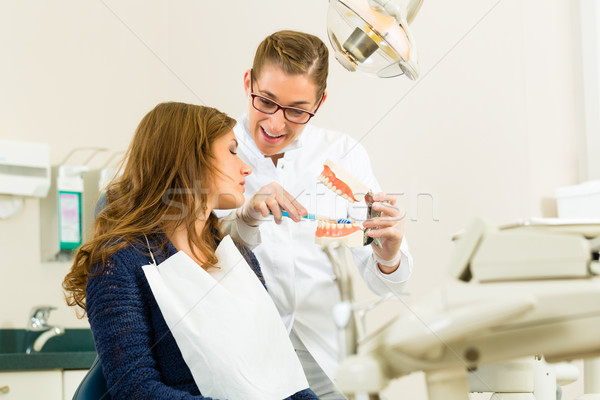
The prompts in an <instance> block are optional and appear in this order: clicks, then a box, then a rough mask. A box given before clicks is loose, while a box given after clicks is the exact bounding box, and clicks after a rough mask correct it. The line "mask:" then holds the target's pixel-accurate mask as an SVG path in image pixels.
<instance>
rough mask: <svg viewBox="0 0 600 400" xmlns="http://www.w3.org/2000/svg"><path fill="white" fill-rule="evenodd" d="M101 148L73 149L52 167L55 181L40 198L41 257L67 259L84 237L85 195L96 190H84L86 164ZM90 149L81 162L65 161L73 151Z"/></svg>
mask: <svg viewBox="0 0 600 400" xmlns="http://www.w3.org/2000/svg"><path fill="white" fill-rule="evenodd" d="M106 150H107V149H104V148H97V147H85V148H76V149H73V150H72V151H71V152H70V153H69V154H68V155H67V157H65V159H64V160H63V161H62V162H61V163H60V165H58V166H57V167H52V174H53V175H54V176H56V182H53V183H52V185H51V186H50V190H49V195H48V197H47V198H45V199H43V200H42V201H40V233H41V238H40V239H41V240H40V243H41V256H42V261H44V262H46V261H69V260H71V258H72V257H73V255H74V251H75V250H76V249H77V248H78V247H79V246H80V245H81V243H82V242H83V241H84V239H85V236H86V235H85V232H86V225H87V224H89V222H88V221H89V220H90V218H89V217H88V215H89V214H93V209H92V210H88V208H89V207H87V206H86V204H87V203H86V197H87V196H88V195H89V196H91V197H93V198H95V197H96V196H97V191H96V190H94V191H93V193H91V192H90V193H89V194H88V191H87V190H86V189H87V186H86V185H85V180H84V176H85V175H86V174H87V172H88V171H89V170H90V168H89V166H88V164H89V162H90V161H91V160H92V158H93V157H94V156H95V155H96V154H98V153H99V152H103V151H106ZM81 151H88V152H89V151H91V155H90V156H89V157H88V158H87V159H86V160H84V161H83V162H78V163H75V162H73V161H69V160H70V159H71V156H72V155H73V154H74V153H76V152H81Z"/></svg>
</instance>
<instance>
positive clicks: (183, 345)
mask: <svg viewBox="0 0 600 400" xmlns="http://www.w3.org/2000/svg"><path fill="white" fill-rule="evenodd" d="M216 255H217V257H218V259H219V263H218V265H219V267H220V269H215V270H214V271H210V272H207V271H205V270H204V269H203V268H201V267H200V266H199V265H198V264H197V263H196V262H195V261H194V260H192V259H191V258H190V257H189V256H188V255H187V254H185V253H184V252H183V251H179V252H178V253H176V254H174V255H173V256H171V257H169V258H168V259H167V260H165V261H163V262H162V263H161V264H160V265H156V261H155V260H154V258H152V261H153V263H152V264H149V265H146V266H144V267H143V270H144V273H145V275H146V279H147V280H148V283H149V284H150V288H151V289H152V293H153V294H154V297H155V298H156V301H157V303H158V306H159V307H160V310H161V312H162V314H163V316H164V318H165V321H166V323H167V326H168V327H169V329H170V330H171V332H172V333H173V337H174V338H175V341H176V342H177V346H178V347H179V349H180V350H181V354H182V355H183V359H184V360H185V363H186V364H187V366H188V367H189V368H190V370H191V372H192V376H193V377H194V381H195V382H196V385H198V388H199V389H200V392H201V393H202V395H203V396H208V397H212V398H215V399H228V400H253V399H256V400H282V399H285V398H286V397H289V396H291V395H293V394H294V393H296V392H299V391H301V390H303V389H306V388H308V383H307V381H306V377H305V376H304V372H303V370H302V366H301V365H300V362H299V360H298V357H297V356H296V353H295V351H294V348H293V346H292V344H291V342H290V340H289V338H288V334H287V331H286V329H285V327H284V325H283V322H282V321H281V318H280V317H279V314H278V312H277V310H276V308H275V305H274V304H273V301H272V300H271V298H270V297H269V295H268V293H267V291H266V290H265V289H264V287H263V286H262V284H261V283H260V281H259V280H258V278H257V277H256V275H255V273H254V272H253V271H252V269H251V268H250V266H249V265H248V263H247V262H246V260H245V259H244V258H243V257H242V255H241V254H240V252H239V251H238V249H237V248H236V247H235V244H234V243H233V240H232V239H231V238H230V237H229V236H226V237H225V238H223V240H222V241H221V243H220V244H219V246H218V247H217V250H216ZM157 339H160V338H157Z"/></svg>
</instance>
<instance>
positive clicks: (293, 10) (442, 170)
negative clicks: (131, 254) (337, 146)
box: [0, 0, 581, 400]
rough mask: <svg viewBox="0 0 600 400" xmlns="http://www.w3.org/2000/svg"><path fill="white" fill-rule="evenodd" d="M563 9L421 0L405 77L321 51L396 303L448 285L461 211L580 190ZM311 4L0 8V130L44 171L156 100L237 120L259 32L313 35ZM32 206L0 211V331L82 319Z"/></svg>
mask: <svg viewBox="0 0 600 400" xmlns="http://www.w3.org/2000/svg"><path fill="white" fill-rule="evenodd" d="M571 3H572V2H566V1H561V0H545V1H543V0H528V1H525V2H522V1H519V0H500V1H498V0H477V1H476V0H457V1H453V2H449V1H444V0H426V1H425V4H424V6H423V8H422V10H421V12H420V14H419V15H418V17H417V19H416V20H415V22H414V25H413V34H414V36H415V38H416V40H417V43H418V46H419V50H420V58H421V69H422V78H421V79H420V80H418V81H417V82H412V81H409V80H408V79H406V78H397V79H391V80H377V79H375V78H371V77H367V76H362V75H359V74H351V73H348V72H346V71H345V70H343V68H342V67H341V66H339V65H338V64H337V63H336V62H335V61H334V60H333V59H332V60H331V69H330V76H331V77H330V80H329V88H328V89H329V96H328V100H327V102H326V103H325V104H324V106H323V107H322V108H321V110H320V111H319V114H318V116H317V117H316V118H315V120H314V121H315V123H317V124H321V125H323V126H327V127H331V128H334V129H338V130H343V131H346V132H348V133H349V134H350V135H352V136H353V137H355V138H357V139H359V140H360V141H361V143H363V144H364V146H365V147H366V148H367V150H368V151H369V153H370V154H371V157H372V162H373V168H374V170H375V171H376V173H377V175H378V176H379V177H380V181H381V184H382V187H384V189H385V190H387V191H389V192H396V193H402V194H403V195H401V196H400V203H401V204H402V205H403V206H404V207H405V209H406V211H407V215H408V220H407V235H408V238H409V242H410V245H411V249H412V253H413V255H414V258H415V261H416V264H415V265H416V267H415V271H414V274H413V277H412V278H411V281H410V284H409V287H408V291H409V292H410V294H411V295H410V297H407V298H406V299H404V301H405V302H406V304H408V305H410V304H411V303H414V302H415V301H417V300H419V299H421V298H423V297H424V296H425V295H426V294H428V293H430V292H431V291H433V290H435V289H436V288H438V287H439V286H440V285H441V284H443V283H444V282H445V281H446V280H447V278H446V277H445V267H446V262H447V260H448V258H449V255H450V252H451V250H452V243H451V242H450V237H451V235H452V234H453V233H454V232H456V231H458V230H459V229H461V228H463V227H464V226H465V225H466V224H467V223H468V222H469V221H470V220H471V219H472V218H474V217H477V216H482V217H485V218H487V219H488V220H490V221H491V222H493V223H504V222H510V221H512V220H514V219H517V218H526V217H529V216H554V212H555V211H554V205H553V202H552V200H551V198H552V196H553V193H554V189H555V188H556V187H558V186H562V185H567V184H574V183H577V177H578V158H577V144H578V142H577V136H576V133H577V131H578V130H579V129H581V121H580V118H579V111H578V110H579V108H578V107H580V106H581V104H580V103H579V101H580V100H579V99H578V97H577V93H578V90H579V88H578V87H577V85H578V82H579V80H578V79H580V78H579V75H578V74H580V65H579V59H578V57H579V55H578V54H575V53H576V51H575V50H576V49H577V47H576V46H575V44H574V43H573V42H574V37H573V30H575V29H576V28H577V27H576V26H575V25H574V23H573V21H574V20H575V18H573V16H572V10H571ZM326 10H327V2H326V1H325V0H303V1H291V0H260V1H257V2H256V1H255V2H248V1H243V0H233V1H229V2H206V1H178V2H167V1H166V0H163V1H157V0H155V1H142V0H135V1H134V0H128V1H125V2H123V1H117V0H106V1H104V2H103V1H94V2H81V1H76V0H60V1H53V2H46V1H42V0H37V1H28V2H17V1H4V2H1V3H0V49H2V50H1V51H2V52H3V57H2V63H1V64H0V138H2V139H15V140H24V141H40V142H48V143H50V145H51V151H52V162H53V164H57V163H59V162H60V161H61V160H62V159H63V158H64V157H65V156H66V154H67V153H68V152H69V151H70V150H71V149H72V148H74V147H81V146H102V147H109V148H110V149H112V150H115V151H117V150H122V149H124V148H125V147H126V146H127V144H128V142H129V140H130V138H131V134H132V132H133V130H134V129H135V127H136V125H137V123H138V122H139V120H140V119H141V117H142V116H143V115H144V114H145V113H146V112H147V111H149V110H150V109H151V108H152V107H153V106H154V105H156V104H157V103H158V102H161V101H167V100H176V101H185V102H193V103H198V104H206V105H211V106H215V107H217V108H219V109H222V110H223V111H226V112H228V113H230V114H231V115H232V116H237V115H239V114H240V113H242V112H243V111H244V108H245V107H246V98H245V97H244V94H243V87H242V75H243V73H244V71H245V69H247V68H249V66H250V65H251V62H252V55H253V53H254V50H255V48H256V46H257V45H258V42H259V41H260V40H261V39H262V38H263V37H264V36H265V35H267V34H269V33H271V32H273V31H275V30H278V29H283V28H286V29H297V30H303V31H307V32H310V33H313V34H316V35H318V36H320V37H321V38H322V39H323V40H326V39H327V38H326V30H325V15H326ZM98 158H101V157H98ZM101 161H102V160H99V162H101ZM432 199H433V201H432ZM38 203H39V201H38V200H35V199H31V200H27V202H26V205H25V208H24V210H23V211H22V212H21V213H20V214H19V215H17V216H16V217H13V218H11V219H8V220H0V237H1V238H2V240H0V253H1V254H3V259H2V265H1V266H0V282H2V289H1V290H0V304H2V306H1V307H2V313H1V314H0V327H3V328H6V327H24V326H25V323H26V317H27V314H28V312H29V309H30V308H31V307H32V306H33V305H36V304H46V303H47V304H53V305H57V306H59V310H57V311H56V312H55V313H54V314H53V315H52V318H51V321H53V322H54V323H59V324H63V325H65V326H84V325H85V323H86V322H85V321H81V320H77V319H76V318H75V317H74V314H73V311H72V310H69V309H68V308H67V307H66V306H65V304H64V301H63V299H62V294H61V289H60V283H61V281H62V278H63V276H64V275H65V273H66V272H67V270H68V268H69V265H68V264H64V263H63V264H59V263H41V262H40V254H39V236H40V232H39V206H38ZM361 290H362V291H361V296H363V297H366V296H367V294H366V293H365V292H364V289H361ZM403 307H404V306H401V305H399V303H397V302H396V303H391V304H390V305H386V306H385V307H382V308H381V310H379V311H378V312H376V313H374V314H373V316H372V317H370V320H369V321H370V322H372V323H373V324H374V325H377V324H380V323H382V321H385V320H387V319H389V318H390V316H391V315H393V314H396V313H399V312H403V310H405V308H403ZM424 390H425V389H424V387H423V385H422V376H421V375H419V374H414V375H412V376H410V377H407V378H403V379H402V380H400V381H398V382H397V383H394V384H393V385H392V388H390V389H389V390H388V394H389V396H390V397H391V398H394V399H395V398H410V399H417V400H418V399H425V393H424ZM577 390H580V389H579V388H577V389H574V392H576V391H577ZM401 396H402V397H401ZM564 398H565V399H569V398H574V396H570V395H569V394H568V392H567V393H566V394H565V397H564Z"/></svg>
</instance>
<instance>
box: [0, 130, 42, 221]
mask: <svg viewBox="0 0 600 400" xmlns="http://www.w3.org/2000/svg"><path fill="white" fill-rule="evenodd" d="M49 188H50V145H48V144H46V143H29V142H17V141H10V140H0V219H3V218H8V217H11V216H13V215H15V214H16V213H17V212H18V211H19V210H20V209H21V207H22V206H23V197H45V196H46V195H47V194H48V189H49Z"/></svg>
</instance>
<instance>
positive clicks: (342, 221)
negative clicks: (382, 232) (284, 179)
mask: <svg viewBox="0 0 600 400" xmlns="http://www.w3.org/2000/svg"><path fill="white" fill-rule="evenodd" d="M270 214H271V215H273V213H270ZM281 215H283V216H284V217H288V218H291V217H290V214H289V213H288V212H287V211H285V210H281ZM302 219H305V220H311V221H315V220H318V219H330V218H327V217H321V216H319V215H315V214H307V215H305V216H303V217H302ZM351 222H352V221H350V220H349V219H345V218H341V219H338V220H337V223H338V224H350V223H351Z"/></svg>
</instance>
